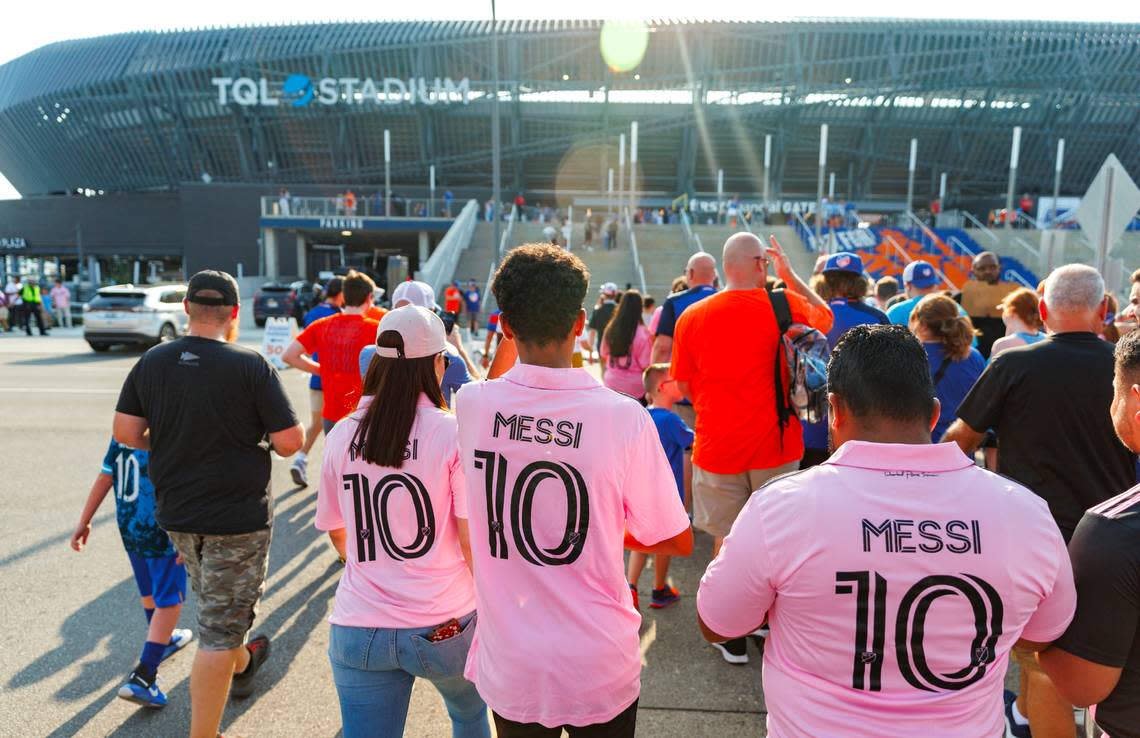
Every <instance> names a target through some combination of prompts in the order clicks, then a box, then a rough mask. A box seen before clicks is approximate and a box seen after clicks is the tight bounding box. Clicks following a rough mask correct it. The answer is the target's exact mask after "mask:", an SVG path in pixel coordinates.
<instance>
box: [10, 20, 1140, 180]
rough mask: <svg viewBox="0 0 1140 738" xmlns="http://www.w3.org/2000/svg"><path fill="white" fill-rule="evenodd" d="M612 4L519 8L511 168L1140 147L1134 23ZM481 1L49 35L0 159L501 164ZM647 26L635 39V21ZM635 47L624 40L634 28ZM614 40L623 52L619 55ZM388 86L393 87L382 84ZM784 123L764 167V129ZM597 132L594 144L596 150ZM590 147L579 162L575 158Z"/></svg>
mask: <svg viewBox="0 0 1140 738" xmlns="http://www.w3.org/2000/svg"><path fill="white" fill-rule="evenodd" d="M602 28H603V26H602V23H601V22H596V21H501V22H500V23H499V31H500V39H499V50H500V58H499V68H500V70H502V85H501V88H500V89H501V91H500V93H499V100H500V103H501V105H500V107H501V109H502V111H503V126H502V140H501V143H502V151H503V173H504V174H503V184H504V188H505V189H507V190H508V191H511V192H513V191H516V190H524V191H528V192H548V193H559V194H560V195H561V193H571V192H598V191H600V190H604V189H605V174H606V169H607V167H610V166H614V164H615V163H616V161H617V154H618V152H617V140H618V135H619V133H620V132H623V131H626V130H628V129H629V124H630V122H631V121H634V120H637V121H639V124H640V131H641V141H640V144H641V151H640V153H641V157H640V160H639V162H638V170H637V177H638V189H639V190H640V191H641V192H643V193H646V194H650V193H653V194H657V195H669V196H674V195H678V194H680V193H686V192H687V193H690V194H696V193H699V192H711V191H713V190H714V189H716V184H715V179H716V176H717V170H718V169H723V170H724V188H725V191H728V192H752V193H755V192H759V191H761V189H762V188H761V186H760V185H759V184H758V183H759V182H760V180H761V178H762V177H763V176H765V175H768V176H770V177H771V180H770V181H771V190H772V195H773V196H774V197H797V196H809V197H810V196H812V195H813V193H814V192H815V186H816V173H817V164H816V149H817V142H818V135H819V125H820V124H823V123H826V124H828V125H829V127H830V131H831V134H830V135H831V138H830V152H831V153H830V157H831V158H830V166H831V167H832V168H833V170H834V171H835V172H837V175H838V178H839V181H840V182H841V186H842V189H843V191H844V192H846V193H848V196H849V197H853V198H860V199H867V198H870V197H884V196H893V197H896V198H897V197H898V196H899V195H900V194H902V193H903V192H905V189H906V181H907V159H908V144H909V141H910V139H911V138H912V137H917V138H918V139H919V141H920V145H921V148H922V156H921V158H920V164H919V170H918V177H917V186H916V196H918V197H925V196H932V195H933V193H934V192H935V189H936V178H937V176H938V174H939V173H940V172H942V171H946V172H948V173H949V177H950V191H951V192H953V193H954V194H956V195H957V196H960V197H962V196H972V195H983V194H993V193H996V192H999V191H1002V190H1003V188H1004V183H1005V178H1006V176H1007V170H1008V161H1009V136H1010V130H1011V129H1012V128H1013V127H1014V126H1022V127H1023V128H1024V130H1025V136H1024V139H1023V141H1022V153H1021V162H1022V165H1021V171H1020V173H1019V186H1020V187H1023V188H1025V189H1027V190H1032V191H1046V190H1048V189H1049V187H1050V185H1051V182H1052V174H1053V169H1052V168H1053V147H1054V142H1055V140H1056V138H1058V137H1064V138H1065V139H1066V141H1067V142H1068V149H1067V152H1068V157H1067V162H1068V163H1067V166H1066V170H1065V180H1066V186H1067V188H1070V189H1072V190H1074V191H1076V190H1081V191H1083V189H1084V188H1085V187H1086V186H1087V185H1088V183H1089V182H1090V181H1091V179H1092V177H1093V176H1094V174H1095V172H1096V170H1097V168H1098V167H1099V166H1100V164H1101V162H1103V161H1104V159H1105V157H1106V156H1107V155H1108V154H1109V153H1110V152H1115V153H1116V154H1117V155H1118V156H1119V157H1120V159H1121V160H1122V162H1123V163H1124V165H1125V167H1127V168H1128V169H1130V170H1132V171H1138V170H1140V147H1138V146H1137V145H1136V142H1137V140H1138V135H1140V105H1138V102H1137V101H1138V100H1140V95H1138V93H1140V43H1138V41H1140V26H1137V25H1118V24H1113V25H1106V24H1079V23H1043V22H1033V21H1025V22H987V21H902V20H897V21H896V20H810V21H809V20H804V21H788V22H772V23H719V22H718V23H705V22H674V21H656V22H650V23H648V24H647V31H648V34H647V39H645V41H643V42H642V45H641V47H640V48H634V49H633V50H632V54H629V53H627V54H625V55H624V57H632V58H618V57H623V55H622V54H621V53H620V52H622V51H623V49H622V48H620V43H619V45H618V46H619V48H618V49H617V53H614V52H612V51H611V52H608V53H607V49H606V48H605V46H606V43H605V39H604V38H603V36H604V34H603V33H602ZM490 35H491V25H490V23H488V22H414V23H413V22H400V23H330V24H319V25H287V26H266V27H249V28H232V29H216V30H200V31H179V32H153V33H152V32H145V33H130V34H123V35H116V36H108V37H102V38H95V39H87V40H77V41H67V42H62V43H56V44H52V45H49V46H45V47H43V48H41V49H38V50H36V51H33V52H32V53H30V54H27V55H25V56H23V57H20V58H18V59H16V60H14V61H12V62H10V63H8V64H6V65H4V66H2V67H0V171H2V172H3V173H4V174H5V176H7V177H8V178H9V179H10V180H11V182H12V183H13V185H14V186H15V187H16V188H17V189H18V190H19V191H20V192H21V193H22V194H24V195H36V194H48V193H61V192H69V191H70V192H74V191H75V190H76V189H77V188H81V189H90V190H104V191H107V192H112V191H117V192H124V191H127V192H138V191H153V190H177V189H179V188H180V187H181V186H182V185H183V184H184V183H188V182H199V181H203V180H205V181H212V182H216V183H244V184H256V183H262V184H265V185H285V184H301V183H324V184H338V183H348V184H353V185H360V184H377V183H381V182H383V174H384V164H383V131H384V130H385V129H389V130H390V131H391V146H392V152H393V154H392V169H391V176H392V181H393V184H394V185H397V186H409V185H415V186H422V185H423V184H424V182H425V181H426V178H427V171H428V168H429V166H432V165H434V166H435V171H436V175H437V177H438V178H439V180H440V181H441V182H442V183H445V184H446V186H448V187H452V188H468V189H472V188H479V189H480V190H482V189H483V188H486V187H487V186H488V184H489V179H490V172H491V167H492V161H491V160H492V156H491V133H490V130H491V122H490V119H491V115H490V110H491V107H492V106H491V105H490V104H489V103H490V99H491V94H490V90H491V88H492V83H491V82H490V80H491V78H492V73H491V63H490V43H489V39H490ZM634 46H635V47H636V46H637V44H634ZM626 51H628V50H626ZM607 57H608V58H607ZM371 103H375V104H371ZM769 134H770V135H772V136H773V143H774V145H773V151H772V154H773V156H772V161H771V166H770V172H764V165H763V162H762V158H763V156H762V155H763V142H764V136H765V135H769ZM578 154H581V156H578ZM578 159H580V160H581V161H578Z"/></svg>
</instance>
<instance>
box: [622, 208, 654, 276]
mask: <svg viewBox="0 0 1140 738" xmlns="http://www.w3.org/2000/svg"><path fill="white" fill-rule="evenodd" d="M622 216H623V217H624V218H625V227H626V230H627V231H629V251H630V253H631V254H633V269H634V271H636V272H637V277H638V279H639V280H640V282H641V294H643V295H644V294H646V293H647V292H648V290H647V289H646V287H645V269H643V268H642V266H641V259H639V258H638V255H637V235H636V234H635V233H634V232H633V220H632V219H631V218H630V216H629V208H626V209H625V210H624V211H622Z"/></svg>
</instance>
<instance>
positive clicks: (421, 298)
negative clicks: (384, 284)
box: [392, 280, 435, 310]
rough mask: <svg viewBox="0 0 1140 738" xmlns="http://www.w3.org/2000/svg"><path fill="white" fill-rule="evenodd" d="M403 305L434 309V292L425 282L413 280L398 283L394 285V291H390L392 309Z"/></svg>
mask: <svg viewBox="0 0 1140 738" xmlns="http://www.w3.org/2000/svg"><path fill="white" fill-rule="evenodd" d="M404 305H415V306H417V307H422V308H427V309H428V310H431V309H432V308H434V307H435V290H433V289H432V287H431V285H430V284H428V283H427V282H416V281H415V280H408V281H407V282H400V284H398V285H396V289H394V290H392V307H393V308H398V307H403V306H404Z"/></svg>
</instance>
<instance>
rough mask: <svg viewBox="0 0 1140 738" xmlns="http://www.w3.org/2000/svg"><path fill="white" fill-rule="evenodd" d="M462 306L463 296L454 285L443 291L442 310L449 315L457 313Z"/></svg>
mask: <svg viewBox="0 0 1140 738" xmlns="http://www.w3.org/2000/svg"><path fill="white" fill-rule="evenodd" d="M462 305H463V295H462V293H460V291H459V290H458V289H456V288H455V285H452V286H450V287H448V288H447V289H446V290H444V291H443V309H444V310H446V311H447V312H449V313H458V312H459V310H460V307H461V306H462Z"/></svg>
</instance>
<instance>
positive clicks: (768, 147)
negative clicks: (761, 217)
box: [764, 133, 772, 213]
mask: <svg viewBox="0 0 1140 738" xmlns="http://www.w3.org/2000/svg"><path fill="white" fill-rule="evenodd" d="M771 166H772V134H771V133H766V134H764V212H765V213H767V212H768V195H769V189H768V183H769V182H771V181H772V177H771V176H770V175H769V174H768V170H769V169H770V168H771Z"/></svg>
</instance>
